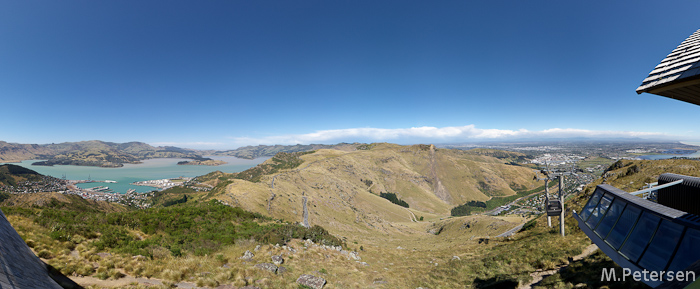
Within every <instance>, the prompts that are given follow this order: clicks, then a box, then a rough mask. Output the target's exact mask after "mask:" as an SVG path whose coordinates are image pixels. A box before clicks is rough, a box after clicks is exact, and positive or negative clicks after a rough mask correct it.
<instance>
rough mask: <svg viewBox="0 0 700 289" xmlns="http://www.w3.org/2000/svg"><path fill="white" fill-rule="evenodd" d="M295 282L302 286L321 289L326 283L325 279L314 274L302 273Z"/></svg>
mask: <svg viewBox="0 0 700 289" xmlns="http://www.w3.org/2000/svg"><path fill="white" fill-rule="evenodd" d="M297 283H299V284H300V285H303V286H309V287H310V288H313V289H322V288H323V286H325V285H326V279H323V278H321V277H316V276H314V275H308V274H302V275H301V276H299V278H297Z"/></svg>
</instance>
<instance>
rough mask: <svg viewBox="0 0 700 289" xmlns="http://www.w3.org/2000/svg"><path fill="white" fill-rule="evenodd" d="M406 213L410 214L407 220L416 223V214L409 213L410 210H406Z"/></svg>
mask: <svg viewBox="0 0 700 289" xmlns="http://www.w3.org/2000/svg"><path fill="white" fill-rule="evenodd" d="M406 211H408V212H409V213H411V216H410V217H409V218H410V219H411V222H418V218H416V214H414V213H413V212H411V210H409V209H406Z"/></svg>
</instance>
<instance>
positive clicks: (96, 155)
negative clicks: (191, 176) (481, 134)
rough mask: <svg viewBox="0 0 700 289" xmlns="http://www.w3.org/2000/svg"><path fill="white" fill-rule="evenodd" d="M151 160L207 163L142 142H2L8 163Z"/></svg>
mask: <svg viewBox="0 0 700 289" xmlns="http://www.w3.org/2000/svg"><path fill="white" fill-rule="evenodd" d="M151 158H190V159H195V160H206V158H202V157H201V155H199V153H198V152H197V151H195V150H189V149H181V148H176V147H153V146H151V145H148V144H145V143H141V142H128V143H112V142H103V141H97V140H93V141H81V142H66V143H59V144H46V145H36V144H14V143H6V142H0V161H4V162H17V161H22V160H28V159H46V161H41V162H36V163H35V164H37V165H47V166H52V165H79V166H99V167H121V166H122V165H123V164H125V163H138V162H139V161H141V160H145V159H151Z"/></svg>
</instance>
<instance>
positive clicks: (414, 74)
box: [0, 0, 700, 149]
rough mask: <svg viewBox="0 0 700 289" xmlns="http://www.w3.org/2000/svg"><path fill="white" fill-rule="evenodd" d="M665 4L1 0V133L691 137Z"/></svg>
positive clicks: (176, 137)
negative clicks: (663, 90) (672, 71)
mask: <svg viewBox="0 0 700 289" xmlns="http://www.w3.org/2000/svg"><path fill="white" fill-rule="evenodd" d="M698 11H700V2H698V1H691V0H682V1H675V2H674V3H673V5H668V3H667V2H666V1H539V0H536V1H404V0H402V1H0V39H2V40H1V41H0V103H2V106H0V107H1V108H0V111H2V116H3V119H4V125H2V126H0V140H3V141H8V142H17V143H52V142H56V143H57V142H65V141H81V140H92V139H99V140H105V141H113V142H127V141H143V142H147V143H150V144H154V145H175V146H180V147H190V148H202V149H206V148H217V149H227V148H228V149H231V148H236V147H239V146H243V145H257V144H294V143H337V142H343V141H344V142H354V141H358V142H374V141H387V142H395V143H406V144H408V143H444V142H465V141H479V140H488V141H493V140H508V139H523V138H525V139H527V138H533V139H534V138H548V137H578V136H593V137H617V136H623V137H629V136H632V137H643V138H667V139H678V140H685V141H699V140H700V130H699V129H698V127H697V124H698V123H700V107H698V106H695V105H691V104H687V103H683V102H679V101H676V100H672V99H667V98H664V97H660V96H655V95H649V94H642V95H637V94H636V93H635V89H636V88H637V86H639V84H641V82H642V80H643V79H644V78H645V77H646V76H647V74H648V73H649V71H651V70H652V68H653V67H654V66H655V65H656V64H658V63H659V62H660V61H661V60H662V59H663V58H664V57H665V56H666V55H667V54H668V53H669V52H670V51H671V50H673V49H674V48H675V47H676V46H677V45H678V44H680V43H681V42H682V41H683V40H684V39H685V38H687V37H688V36H689V35H690V34H692V33H693V32H695V31H696V30H697V29H699V28H700V24H699V23H698V22H697V13H698Z"/></svg>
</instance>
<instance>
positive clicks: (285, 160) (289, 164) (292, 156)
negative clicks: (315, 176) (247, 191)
mask: <svg viewBox="0 0 700 289" xmlns="http://www.w3.org/2000/svg"><path fill="white" fill-rule="evenodd" d="M311 153H314V151H307V152H295V153H285V152H280V153H277V154H276V155H275V156H274V157H272V158H271V159H269V160H268V161H266V162H264V163H262V164H259V165H257V166H255V167H252V168H250V169H247V170H245V171H242V172H240V173H237V174H235V175H234V178H236V179H241V180H246V181H249V182H253V183H257V182H260V178H261V177H262V176H264V175H271V174H274V173H277V172H279V171H280V170H285V169H287V170H288V169H294V168H297V167H298V166H300V165H301V164H302V163H303V162H304V161H303V160H302V159H301V158H300V156H303V155H306V154H311Z"/></svg>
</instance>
